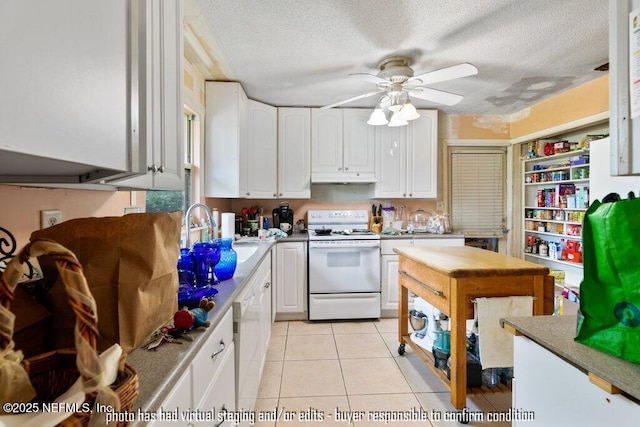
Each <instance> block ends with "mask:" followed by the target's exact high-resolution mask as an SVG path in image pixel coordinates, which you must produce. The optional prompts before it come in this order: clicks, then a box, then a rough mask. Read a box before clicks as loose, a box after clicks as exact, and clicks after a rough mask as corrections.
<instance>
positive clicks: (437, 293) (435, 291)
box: [398, 270, 442, 296]
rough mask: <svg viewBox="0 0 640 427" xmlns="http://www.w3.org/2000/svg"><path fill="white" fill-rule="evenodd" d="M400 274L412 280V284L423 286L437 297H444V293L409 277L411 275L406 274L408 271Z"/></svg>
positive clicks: (400, 271)
mask: <svg viewBox="0 0 640 427" xmlns="http://www.w3.org/2000/svg"><path fill="white" fill-rule="evenodd" d="M398 273H399V274H401V275H403V276H404V277H406V278H407V279H409V280H411V281H412V282H415V283H417V284H418V285H420V286H422V287H423V288H425V289H427V290H428V291H431V292H433V293H434V294H435V295H436V296H440V295H442V292H440V291H437V290H435V289H433V288H432V287H431V286H429V285H427V284H426V283H423V282H421V281H420V280H418V279H416V278H414V277H411V276H409V275H408V274H407V272H406V271H404V270H399V271H398Z"/></svg>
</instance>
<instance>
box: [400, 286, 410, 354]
mask: <svg viewBox="0 0 640 427" xmlns="http://www.w3.org/2000/svg"><path fill="white" fill-rule="evenodd" d="M401 282H402V280H401V279H400V280H398V342H399V343H400V344H401V345H402V344H404V337H405V336H407V335H409V326H408V323H409V290H408V289H407V288H405V287H404V286H402V285H401Z"/></svg>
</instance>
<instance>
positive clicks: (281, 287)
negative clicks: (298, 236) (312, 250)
mask: <svg viewBox="0 0 640 427" xmlns="http://www.w3.org/2000/svg"><path fill="white" fill-rule="evenodd" d="M275 264H276V270H275V284H276V285H275V287H276V315H277V316H278V318H282V319H294V318H296V319H297V318H300V319H301V318H306V311H307V307H306V302H307V242H278V244H277V245H276V262H275ZM302 315H304V316H303V317H301V316H302Z"/></svg>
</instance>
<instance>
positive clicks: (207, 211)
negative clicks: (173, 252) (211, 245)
mask: <svg viewBox="0 0 640 427" xmlns="http://www.w3.org/2000/svg"><path fill="white" fill-rule="evenodd" d="M193 208H202V209H204V212H205V214H206V215H207V220H208V221H209V237H211V233H212V232H213V229H214V228H215V226H216V224H215V223H214V221H213V218H212V216H211V210H210V209H209V207H208V206H207V205H205V204H202V203H194V204H193V205H191V206H189V209H187V213H186V214H185V216H184V225H185V229H186V233H187V246H186V247H187V248H190V247H191V228H190V227H189V226H190V225H191V211H192V210H193Z"/></svg>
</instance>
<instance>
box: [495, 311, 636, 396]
mask: <svg viewBox="0 0 640 427" xmlns="http://www.w3.org/2000/svg"><path fill="white" fill-rule="evenodd" d="M502 322H504V323H505V324H507V325H510V326H511V327H513V328H514V329H516V330H517V331H519V332H520V333H522V335H524V336H526V337H527V338H529V339H531V340H532V341H535V342H536V343H537V344H539V345H540V346H542V347H544V348H545V349H547V350H549V351H550V352H552V353H554V354H556V355H557V356H559V357H561V358H562V359H564V360H566V361H567V362H569V363H571V364H572V365H574V366H575V367H576V368H578V369H580V370H581V371H583V372H585V373H587V372H592V373H593V374H595V375H597V376H598V377H600V378H602V379H604V380H605V381H607V382H609V383H610V384H612V385H614V386H616V387H618V388H619V389H620V390H622V391H623V392H625V393H627V394H628V395H630V396H632V397H634V398H636V399H639V400H640V365H636V364H633V363H630V362H627V361H625V360H622V359H618V358H616V357H613V356H609V355H608V354H605V353H602V352H601V351H598V350H595V349H593V348H591V347H587V346H585V345H582V344H579V343H577V342H575V341H574V340H573V339H574V337H575V335H576V324H577V317H576V316H531V317H509V318H506V319H502Z"/></svg>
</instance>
